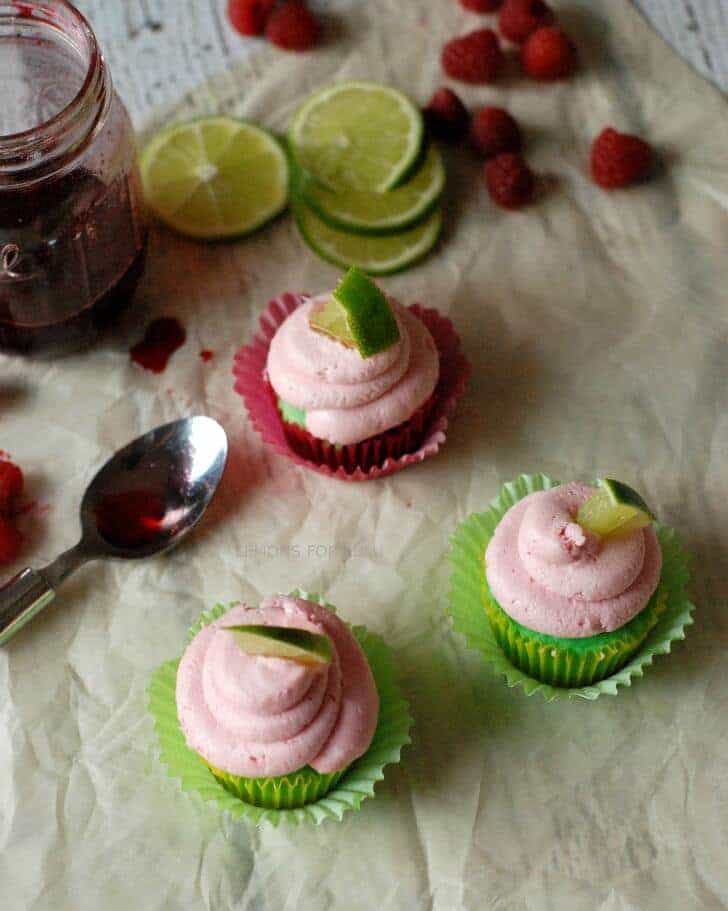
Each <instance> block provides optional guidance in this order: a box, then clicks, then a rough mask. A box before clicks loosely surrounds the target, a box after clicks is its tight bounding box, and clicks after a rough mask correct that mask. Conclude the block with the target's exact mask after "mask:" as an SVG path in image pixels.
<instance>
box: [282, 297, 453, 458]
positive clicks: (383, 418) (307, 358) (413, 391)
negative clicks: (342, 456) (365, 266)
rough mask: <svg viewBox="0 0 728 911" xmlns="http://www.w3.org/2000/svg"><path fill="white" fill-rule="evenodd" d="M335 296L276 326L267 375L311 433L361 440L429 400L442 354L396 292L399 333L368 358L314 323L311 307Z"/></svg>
mask: <svg viewBox="0 0 728 911" xmlns="http://www.w3.org/2000/svg"><path fill="white" fill-rule="evenodd" d="M329 297H330V295H328V294H325V295H321V296H319V297H315V298H311V299H309V300H308V301H306V302H305V303H303V304H302V305H301V306H300V307H298V308H297V309H296V310H295V311H294V312H293V313H291V315H290V316H289V317H288V318H287V319H286V320H285V321H284V322H283V323H282V324H281V326H280V327H279V328H278V331H277V332H276V334H275V336H274V337H273V339H272V341H271V345H270V350H269V352H268V362H267V374H268V379H269V381H270V384H271V386H272V387H273V389H274V390H275V392H276V394H277V395H278V396H279V397H280V398H281V399H283V400H284V401H285V402H288V403H289V404H290V405H293V406H294V407H296V408H298V409H301V410H302V411H304V412H305V414H306V430H308V431H309V433H312V434H313V435H314V436H316V437H318V438H319V439H323V440H328V441H329V442H331V443H337V444H341V445H348V444H350V443H360V442H361V441H362V440H365V439H368V438H369V437H373V436H376V435H377V434H379V433H383V432H384V431H385V430H389V429H391V428H392V427H396V426H397V425H398V424H401V423H403V422H404V421H406V420H407V419H408V418H410V417H411V416H412V414H414V412H415V411H417V409H418V408H419V407H420V406H421V405H423V404H424V403H425V402H426V401H427V400H428V399H429V398H430V396H431V395H432V393H433V392H434V390H435V386H436V385H437V381H438V378H439V372H440V361H439V356H438V352H437V347H436V346H435V342H434V341H433V339H432V336H431V335H430V333H429V331H428V329H427V327H426V326H425V325H424V323H423V322H422V321H421V320H419V319H418V318H417V317H416V316H414V315H413V314H412V313H410V312H409V311H408V310H406V309H405V308H404V307H402V306H401V305H400V304H398V303H397V302H396V301H393V300H392V299H391V298H390V300H389V302H390V305H391V307H392V311H393V313H394V316H395V319H396V320H397V324H398V326H399V331H400V339H399V341H398V342H396V343H395V344H394V345H392V346H391V347H390V348H387V349H386V350H385V351H382V352H380V353H379V354H375V355H374V356H373V357H369V358H363V357H362V356H361V355H360V354H359V352H358V351H357V350H356V349H353V348H347V347H346V346H345V345H343V344H341V343H340V342H338V341H336V340H335V339H331V338H329V337H327V336H326V335H323V334H322V333H320V332H317V331H315V330H314V329H312V328H311V326H310V325H309V316H310V314H311V310H312V309H313V308H314V307H316V306H317V305H319V304H321V303H324V302H325V301H326V300H328V299H329Z"/></svg>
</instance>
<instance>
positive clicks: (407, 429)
mask: <svg viewBox="0 0 728 911" xmlns="http://www.w3.org/2000/svg"><path fill="white" fill-rule="evenodd" d="M270 393H271V398H272V399H273V401H277V396H276V394H275V392H274V391H273V389H272V388H271V390H270ZM438 402H439V396H437V394H433V395H432V396H430V398H429V399H428V400H427V401H426V402H425V404H424V405H422V406H421V407H420V408H418V409H417V411H416V412H415V413H414V414H413V415H412V417H411V418H410V419H409V420H408V421H405V423H404V424H400V425H399V426H398V427H393V428H392V429H391V430H387V431H386V432H385V433H380V434H378V435H377V436H375V437H371V438H370V439H368V440H365V441H364V442H363V443H355V444H353V445H350V446H335V445H334V444H333V443H329V442H327V441H326V440H320V439H319V438H318V437H315V436H314V435H313V434H312V433H309V432H308V430H306V429H305V428H304V427H301V426H300V425H299V424H292V423H290V422H289V421H286V420H285V419H283V417H281V420H282V421H283V427H284V430H285V432H286V438H287V440H288V442H289V444H290V446H291V448H292V449H293V450H294V452H296V453H298V455H300V456H301V458H303V459H305V460H306V461H307V462H314V463H316V464H317V465H327V466H328V467H329V468H330V469H331V470H332V471H333V472H336V471H337V470H338V469H339V468H343V469H344V471H346V472H349V473H352V472H355V471H357V469H359V470H361V471H371V470H372V469H374V468H377V467H378V466H379V465H383V464H384V463H385V462H386V461H387V460H392V461H396V460H397V459H400V458H402V457H403V456H406V455H407V453H410V452H413V451H414V450H416V449H417V447H418V446H419V444H420V443H421V442H422V440H423V439H424V437H425V433H426V432H427V429H428V427H429V425H430V415H431V413H432V410H433V408H434V407H435V406H436V405H437V403H438ZM279 410H280V409H279Z"/></svg>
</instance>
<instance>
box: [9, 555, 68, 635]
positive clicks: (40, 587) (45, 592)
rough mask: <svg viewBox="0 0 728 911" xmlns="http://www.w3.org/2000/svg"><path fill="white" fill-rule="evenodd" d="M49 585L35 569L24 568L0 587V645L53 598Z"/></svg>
mask: <svg viewBox="0 0 728 911" xmlns="http://www.w3.org/2000/svg"><path fill="white" fill-rule="evenodd" d="M55 596H56V593H55V590H54V589H53V586H52V585H51V584H50V582H49V581H48V580H47V579H46V577H45V576H44V575H43V573H42V572H40V571H39V570H37V569H24V570H23V571H22V572H20V573H18V575H17V576H15V578H14V579H11V580H10V581H9V582H8V583H7V584H6V585H3V587H2V588H0V645H5V643H6V642H9V641H10V640H11V639H12V637H13V636H14V635H15V634H16V633H17V632H18V630H20V629H21V628H22V627H24V626H25V624H26V623H28V622H29V621H30V620H32V619H33V617H35V615H36V614H38V613H40V611H42V610H43V608H45V607H47V606H48V605H49V604H50V603H51V601H52V600H53V599H54V598H55Z"/></svg>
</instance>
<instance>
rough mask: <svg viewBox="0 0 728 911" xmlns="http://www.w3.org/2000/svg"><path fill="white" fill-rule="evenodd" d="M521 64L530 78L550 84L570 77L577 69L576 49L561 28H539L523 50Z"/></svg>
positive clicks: (529, 38)
mask: <svg viewBox="0 0 728 911" xmlns="http://www.w3.org/2000/svg"><path fill="white" fill-rule="evenodd" d="M521 64H522V65H523V69H524V70H525V71H526V72H527V73H528V75H529V76H533V78H534V79H541V80H543V81H544V82H550V81H551V80H553V79H564V78H566V76H570V75H571V74H572V73H573V71H574V68H575V67H576V48H575V47H574V44H573V42H572V41H571V39H570V38H569V36H568V35H567V34H566V33H565V32H562V31H561V29H560V28H539V29H536V31H535V32H534V33H533V34H532V35H529V36H528V38H527V39H526V43H525V44H524V45H523V48H522V49H521Z"/></svg>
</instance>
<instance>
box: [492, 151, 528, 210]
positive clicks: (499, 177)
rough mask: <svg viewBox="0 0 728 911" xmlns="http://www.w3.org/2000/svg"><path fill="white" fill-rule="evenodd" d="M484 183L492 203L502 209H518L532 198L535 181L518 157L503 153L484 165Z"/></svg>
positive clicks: (510, 153) (524, 163)
mask: <svg viewBox="0 0 728 911" xmlns="http://www.w3.org/2000/svg"><path fill="white" fill-rule="evenodd" d="M485 182H486V185H487V187H488V192H489V193H490V198H491V199H492V200H493V202H495V203H497V204H498V205H499V206H502V207H503V208H504V209H520V208H521V206H525V205H526V203H528V202H530V200H531V199H532V197H533V191H534V189H535V185H536V181H535V178H534V176H533V172H532V171H531V169H530V168H529V167H528V165H527V164H526V162H525V161H524V160H523V159H522V158H521V156H520V155H516V154H514V153H513V152H504V153H503V154H502V155H496V157H495V158H491V159H490V160H489V161H486V163H485Z"/></svg>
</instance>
